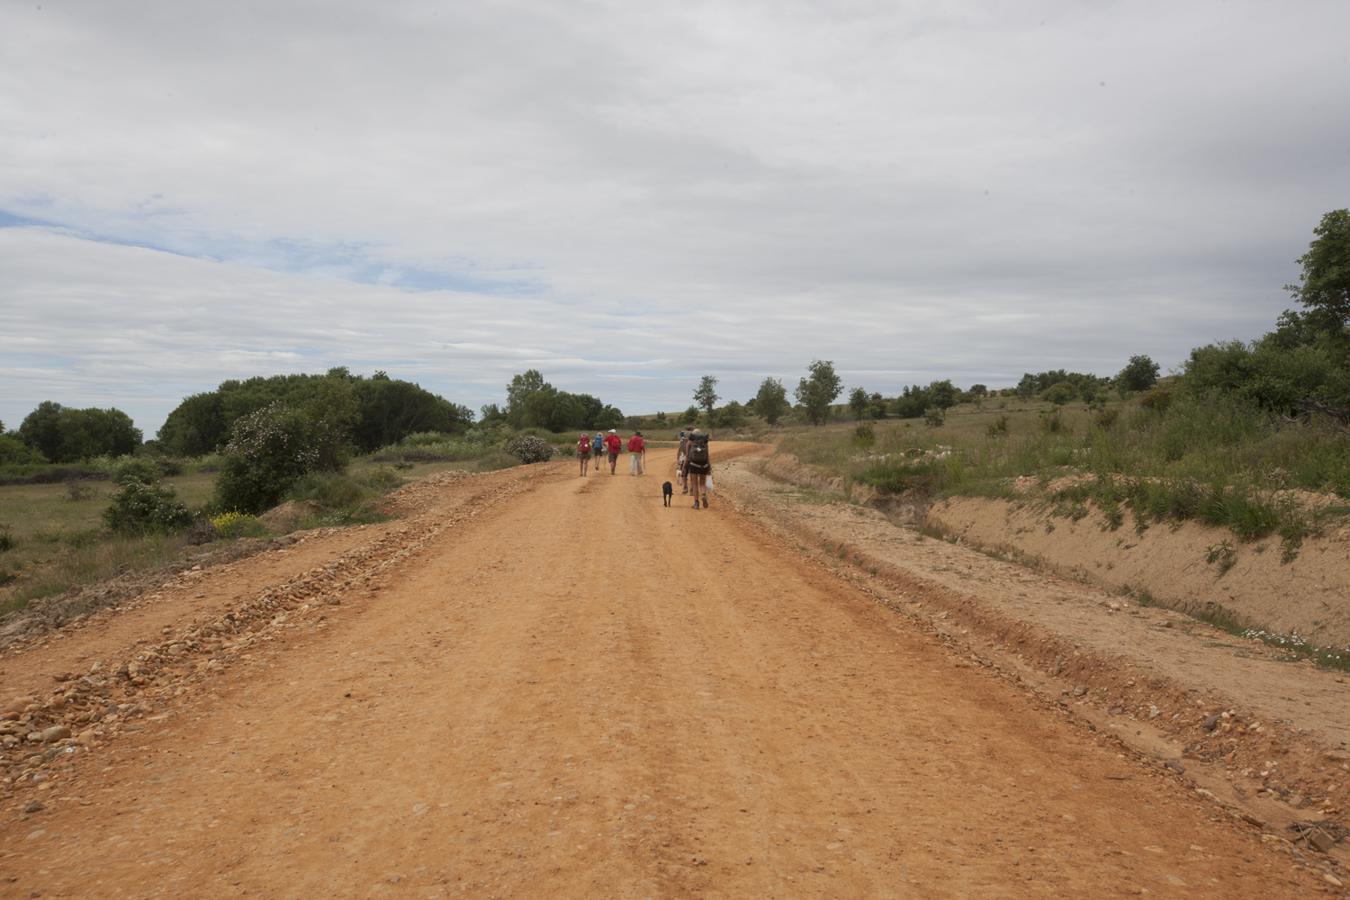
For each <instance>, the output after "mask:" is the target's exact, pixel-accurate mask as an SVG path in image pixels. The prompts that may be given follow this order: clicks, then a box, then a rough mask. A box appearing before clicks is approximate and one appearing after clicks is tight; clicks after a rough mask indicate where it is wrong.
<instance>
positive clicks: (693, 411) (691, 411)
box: [680, 406, 698, 425]
mask: <svg viewBox="0 0 1350 900" xmlns="http://www.w3.org/2000/svg"><path fill="white" fill-rule="evenodd" d="M696 422H698V407H697V406H691V407H689V408H688V409H686V410H685V411H684V415H682V416H680V424H681V425H693V424H695V423H696Z"/></svg>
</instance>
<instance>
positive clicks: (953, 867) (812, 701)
mask: <svg viewBox="0 0 1350 900" xmlns="http://www.w3.org/2000/svg"><path fill="white" fill-rule="evenodd" d="M671 455H672V454H671V453H670V451H654V452H652V453H651V454H649V456H650V462H651V466H652V469H653V474H651V475H648V476H646V477H644V478H631V477H629V476H627V475H620V476H617V477H611V476H609V475H607V474H605V475H600V476H593V477H591V478H587V479H581V478H578V477H576V475H575V470H574V468H573V465H572V464H571V463H570V462H569V463H558V464H552V465H549V466H536V467H530V469H528V470H517V472H515V473H511V474H507V475H501V474H497V475H494V476H489V477H490V478H496V479H497V480H496V481H493V482H491V483H490V484H488V483H485V485H486V487H485V489H484V490H481V491H479V492H477V493H476V494H475V495H474V496H476V497H477V500H476V502H475V503H474V504H472V505H471V506H470V507H465V506H463V505H456V504H455V502H454V501H453V499H446V500H444V501H442V500H441V499H438V498H437V496H436V495H437V494H438V493H443V494H445V495H446V496H447V497H449V498H453V497H454V496H461V497H462V496H464V495H463V493H462V492H463V491H464V490H465V488H464V486H463V485H460V484H445V485H442V486H440V487H435V486H433V487H432V488H429V489H428V490H426V491H425V492H424V493H423V494H422V495H421V497H420V498H419V499H417V500H416V501H413V502H410V503H409V504H408V505H409V508H412V509H420V510H422V511H421V512H420V513H416V514H414V515H413V516H412V517H411V518H410V519H408V520H405V521H404V522H403V524H402V526H401V527H391V528H390V529H389V531H388V533H386V534H384V535H382V536H381V537H380V539H379V541H377V542H375V544H373V545H370V546H366V547H364V548H360V547H358V548H355V549H353V548H348V549H346V550H343V551H340V552H337V553H336V554H335V556H334V558H333V559H331V560H329V561H327V562H325V563H324V564H322V565H319V566H317V567H316V569H311V570H309V571H308V572H306V573H303V574H302V575H301V576H291V577H290V578H289V579H287V580H286V581H284V582H282V583H281V584H280V585H274V586H270V587H267V588H264V589H262V591H261V593H260V594H258V595H257V596H253V597H251V598H249V599H247V600H246V601H243V602H237V603H232V602H231V599H230V598H227V597H224V594H226V593H229V592H231V591H234V590H235V589H236V588H237V587H239V586H242V585H244V584H245V583H246V584H247V585H248V591H255V590H257V589H258V588H259V587H260V585H261V583H262V582H263V581H266V580H267V576H263V575H261V574H258V579H259V580H258V581H257V582H252V581H249V582H245V580H244V579H247V578H248V577H250V576H249V572H250V571H253V570H250V569H249V568H248V566H249V564H248V563H246V562H245V563H241V564H240V565H241V567H242V570H238V571H236V572H235V573H234V575H233V577H232V578H231V579H230V581H229V582H228V583H225V584H217V585H216V586H215V587H214V588H212V587H208V588H207V590H205V591H203V590H201V587H202V586H201V585H200V584H199V585H197V586H196V587H197V592H198V593H204V594H206V596H204V597H201V598H197V599H199V600H200V601H202V602H203V603H204V604H205V605H207V606H210V608H211V609H212V610H213V611H214V613H215V614H205V613H204V614H202V615H201V616H200V617H198V618H197V619H196V620H195V621H193V622H191V623H183V622H181V621H180V620H178V619H174V620H173V621H172V622H171V623H168V624H166V625H162V626H159V631H160V632H161V633H160V634H154V633H153V632H152V633H150V634H147V635H146V639H147V640H149V641H150V643H149V644H131V645H127V644H126V640H125V639H126V638H127V637H129V636H130V635H122V636H120V637H118V638H117V639H116V641H112V642H111V643H108V644H106V645H103V646H99V647H97V648H95V651H96V652H97V653H98V654H99V655H100V656H101V660H100V661H102V660H104V659H106V660H107V662H106V664H105V665H104V666H102V667H99V668H98V669H96V670H95V671H94V672H92V673H90V674H89V675H87V676H81V677H79V678H78V679H75V680H72V681H66V682H62V683H61V686H58V687H57V691H58V693H57V694H56V695H54V696H60V697H62V698H64V699H63V700H62V702H61V703H60V704H58V705H55V706H53V704H52V702H51V699H50V698H49V699H43V698H42V697H29V698H25V701H24V702H21V703H16V702H14V701H11V702H10V703H9V705H8V709H9V711H8V712H6V713H5V715H6V716H8V717H9V718H8V719H7V720H6V721H9V722H16V721H21V722H24V723H26V725H31V726H32V727H44V726H49V725H50V723H52V722H67V721H76V718H78V717H76V716H75V713H73V712H72V710H82V709H85V708H86V707H89V706H90V705H91V703H92V704H93V705H94V706H95V707H98V708H99V710H100V711H101V709H102V707H101V704H103V703H105V702H109V701H110V700H111V701H112V702H116V701H118V700H120V701H122V704H123V705H125V704H128V703H129V704H131V705H132V707H133V709H134V712H132V713H129V714H124V713H123V712H122V711H121V710H120V709H119V711H118V712H117V713H114V714H112V716H113V721H111V722H107V721H106V720H103V719H95V720H94V721H95V722H104V723H105V725H106V727H104V725H96V726H95V727H94V728H90V729H86V730H85V731H83V732H81V733H80V734H79V735H77V736H76V737H72V738H65V737H55V738H53V739H51V740H50V741H46V742H45V743H43V742H41V741H40V740H39V741H38V742H29V743H30V744H34V743H36V744H38V745H39V746H47V747H49V749H51V750H55V751H56V752H55V753H52V754H50V758H48V759H42V758H41V757H43V756H47V755H48V754H31V755H29V756H25V757H24V758H23V760H22V761H19V762H16V761H15V754H13V753H10V754H9V755H8V756H7V757H6V765H7V768H6V769H5V771H6V776H5V779H4V784H3V786H4V790H5V793H4V795H3V797H4V798H3V809H2V810H0V895H3V896H25V897H26V896H31V895H33V893H32V892H37V894H38V895H40V896H43V897H60V896H98V897H119V896H137V897H142V896H175V897H177V896H207V897H214V896H239V895H244V894H250V895H262V896H269V897H272V896H277V897H317V896H386V895H389V896H396V895H408V896H419V897H422V896H449V895H471V896H503V897H504V896H541V895H554V896H566V897H583V896H584V897H592V896H726V897H742V896H904V897H909V896H967V895H972V894H976V895H984V896H1066V895H1079V896H1083V895H1093V896H1101V895H1106V896H1116V895H1127V896H1130V895H1138V894H1142V893H1151V894H1161V895H1169V896H1194V895H1197V894H1202V895H1213V896H1251V897H1258V896H1262V897H1271V896H1279V897H1283V896H1289V897H1294V896H1308V895H1309V894H1312V893H1316V892H1318V891H1334V890H1335V886H1334V885H1333V884H1332V881H1330V880H1327V876H1324V875H1323V874H1322V873H1321V872H1319V871H1313V870H1310V869H1307V868H1304V867H1302V866H1301V865H1299V863H1298V860H1299V857H1298V855H1297V853H1295V852H1291V851H1290V850H1289V849H1288V848H1287V847H1285V846H1282V845H1279V844H1271V843H1266V842H1263V841H1262V840H1261V837H1260V835H1259V834H1258V833H1257V832H1256V830H1255V829H1253V828H1251V827H1250V826H1245V825H1242V824H1238V823H1235V822H1234V821H1233V820H1232V819H1230V818H1229V817H1227V816H1226V815H1223V814H1222V813H1221V812H1220V811H1218V810H1217V809H1216V807H1215V806H1214V805H1213V804H1210V803H1207V802H1204V801H1203V800H1201V799H1199V798H1197V797H1195V796H1194V795H1193V794H1188V793H1185V792H1182V791H1179V790H1178V789H1177V785H1176V784H1175V783H1174V781H1173V780H1172V779H1170V778H1167V777H1163V776H1160V775H1159V774H1158V772H1157V771H1156V770H1155V769H1153V768H1151V767H1148V766H1146V765H1144V764H1142V763H1141V762H1140V761H1139V760H1137V759H1136V758H1135V757H1133V756H1132V755H1131V754H1129V753H1126V752H1124V751H1122V749H1121V748H1120V747H1119V746H1118V745H1117V744H1116V743H1115V742H1114V741H1111V740H1109V739H1106V738H1104V737H1102V736H1100V735H1094V734H1092V733H1090V732H1089V731H1088V730H1086V729H1084V728H1082V727H1080V726H1079V725H1077V724H1075V723H1074V721H1073V720H1071V719H1070V718H1069V717H1068V716H1066V715H1064V714H1062V713H1061V712H1059V711H1057V710H1055V709H1054V708H1052V707H1049V706H1047V704H1045V703H1044V702H1041V701H1040V700H1038V699H1037V698H1036V697H1035V696H1034V695H1032V694H1030V693H1028V692H1027V691H1025V690H1022V689H1020V688H1019V687H1018V686H1016V685H1014V684H1012V683H1010V682H1009V681H1007V680H1006V679H1003V678H1000V677H998V676H997V675H995V674H993V673H991V672H989V671H986V670H984V669H979V668H973V667H971V666H970V665H968V664H967V663H966V661H965V660H964V659H963V658H962V657H961V656H960V655H958V654H955V653H953V652H952V650H951V649H950V647H948V646H946V645H945V644H944V643H943V642H941V641H938V640H935V639H933V637H932V636H931V635H930V634H928V633H925V632H924V631H923V630H921V629H917V628H914V627H912V626H911V624H910V623H909V622H908V621H907V620H906V619H905V618H904V617H902V616H897V615H896V614H895V613H894V612H892V611H890V610H888V609H886V608H885V607H884V606H882V605H880V604H878V603H877V602H876V600H875V598H874V597H873V596H872V595H871V594H869V593H868V592H866V591H864V590H861V589H859V588H857V587H855V586H854V585H852V584H850V583H849V582H848V581H845V580H842V579H840V578H838V577H835V576H834V575H832V574H830V573H829V572H827V571H824V570H823V569H822V568H821V567H820V566H818V565H817V564H815V563H813V562H810V561H807V560H804V559H803V558H802V557H801V555H800V554H798V553H796V552H794V551H793V549H792V548H791V547H790V546H789V545H786V544H784V543H783V542H782V541H781V540H780V539H778V538H776V537H774V536H773V535H772V534H771V533H770V532H768V531H765V530H764V529H762V528H760V527H759V526H758V525H756V524H755V523H754V522H753V521H751V520H749V519H747V518H746V517H743V516H741V515H740V514H738V513H736V512H735V511H734V510H733V509H731V508H729V507H728V506H726V505H724V504H723V503H722V502H721V498H720V496H719V498H717V499H716V500H715V502H714V506H713V508H712V509H709V510H706V511H698V512H695V511H693V510H691V509H689V508H687V507H685V506H684V505H683V504H681V503H680V496H679V495H678V493H677V495H676V502H675V505H674V507H673V508H670V509H666V508H663V506H662V504H661V499H660V493H659V485H660V482H661V481H662V480H663V478H662V476H661V474H659V473H660V472H661V470H662V469H663V468H665V467H666V466H668V464H669V462H670V457H671ZM727 471H728V472H729V471H730V467H727ZM520 472H524V474H519V473H520ZM721 472H722V470H719V474H718V478H719V481H720V480H721V477H722V475H721ZM317 549H318V546H317V544H316V545H311V547H310V550H317ZM257 564H258V565H261V564H263V563H262V562H258V563H257ZM284 574H285V573H284V572H278V573H277V575H278V576H280V575H284ZM143 624H144V625H146V626H147V627H151V628H152V629H153V627H154V621H152V620H147V621H146V622H145V623H143ZM166 628H167V629H168V631H169V633H168V634H164V629H166ZM72 639H73V638H68V639H65V640H72ZM118 641H120V642H121V643H122V644H124V645H125V646H121V647H115V646H112V643H116V642H118ZM63 643H64V642H63V641H53V642H51V643H49V644H48V645H47V646H33V647H28V648H25V649H22V650H21V651H16V652H13V653H10V654H8V655H6V656H5V657H4V662H3V665H4V667H5V678H6V684H7V685H8V684H9V683H11V682H10V679H15V680H14V682H13V683H15V684H20V683H21V684H24V685H35V684H36V683H37V679H39V676H41V675H43V674H46V673H51V672H52V671H54V670H57V669H60V668H62V667H63V666H65V665H66V664H67V663H66V660H67V659H69V658H70V657H69V656H68V655H64V656H58V655H56V654H63V653H68V651H66V650H65V648H64V647H63V646H61V645H62V644H63ZM175 648H177V649H175ZM5 693H6V694H8V693H9V691H8V690H6V692H5ZM91 697H94V698H97V699H96V700H93V701H91V700H90V699H89V698H91ZM143 707H144V708H143ZM79 715H84V713H80V714H79ZM80 724H85V723H79V722H77V725H80ZM52 727H59V726H52ZM81 738H86V739H87V740H84V741H82V740H80V739H81ZM25 752H27V751H25ZM32 757H38V760H37V761H34V760H33V758H32ZM16 773H17V774H16ZM39 776H40V777H39ZM25 809H27V810H30V811H29V812H24V810H25ZM1335 877H1336V876H1334V875H1332V876H1330V878H1332V879H1335Z"/></svg>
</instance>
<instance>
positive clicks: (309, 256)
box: [0, 209, 542, 295]
mask: <svg viewBox="0 0 1350 900" xmlns="http://www.w3.org/2000/svg"><path fill="white" fill-rule="evenodd" d="M161 213H162V211H157V212H146V211H141V212H139V213H138V215H139V217H141V218H148V217H150V216H152V215H158V214H161ZM0 228H53V229H60V230H62V231H65V232H68V233H70V234H73V235H76V236H77V237H80V238H82V239H84V240H89V241H96V242H98V243H102V244H113V245H116V246H121V247H139V248H142V249H145V250H155V251H158V252H161V253H172V254H174V255H176V256H186V257H190V258H194V259H209V260H213V261H217V262H236V263H244V264H251V265H257V266H261V267H262V268H266V269H271V270H272V271H278V272H287V273H292V274H306V273H314V272H320V273H323V274H327V275H331V276H335V277H339V278H344V279H347V280H349V281H354V282H357V283H359V284H371V285H387V286H390V287H395V288H398V289H400V290H404V291H412V292H418V293H425V292H433V291H456V292H460V293H473V294H491V295H528V294H535V293H538V292H539V291H540V290H542V284H541V283H540V282H539V281H538V280H537V279H533V278H499V277H490V276H485V275H482V274H480V273H478V272H476V271H475V269H476V267H475V266H474V265H472V264H471V263H467V262H464V261H455V262H454V263H452V264H450V265H447V266H445V267H444V268H429V267H424V266H411V265H397V264H391V263H388V262H383V261H381V260H380V259H379V258H378V256H377V255H376V253H375V250H376V248H375V246H374V245H371V244H362V243H355V242H336V243H320V242H316V241H306V240H297V239H293V238H272V239H269V240H264V241H248V240H234V239H221V238H204V239H200V240H187V241H177V242H165V241H155V240H149V239H143V238H134V237H128V236H124V235H117V234H109V233H105V232H99V231H91V230H88V229H83V228H78V227H74V226H70V225H65V224H63V223H60V222H56V221H52V220H50V219H41V218H37V217H34V216H27V215H23V214H20V213H15V212H10V211H9V210H6V209H0ZM521 270H522V271H528V270H527V269H524V268H523V267H522V269H521Z"/></svg>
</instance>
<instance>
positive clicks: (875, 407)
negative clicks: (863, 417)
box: [867, 391, 886, 419]
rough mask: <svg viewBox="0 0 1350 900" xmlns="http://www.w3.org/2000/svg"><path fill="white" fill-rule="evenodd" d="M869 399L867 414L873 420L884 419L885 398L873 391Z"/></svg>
mask: <svg viewBox="0 0 1350 900" xmlns="http://www.w3.org/2000/svg"><path fill="white" fill-rule="evenodd" d="M868 399H869V404H868V409H867V414H868V415H869V416H871V417H872V418H873V419H884V418H886V398H885V397H883V396H881V392H880V391H874V392H873V393H872V396H871V397H870V398H868Z"/></svg>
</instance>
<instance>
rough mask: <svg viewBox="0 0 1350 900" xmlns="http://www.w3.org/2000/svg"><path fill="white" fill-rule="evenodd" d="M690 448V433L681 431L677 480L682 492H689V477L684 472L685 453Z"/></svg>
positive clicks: (677, 457)
mask: <svg viewBox="0 0 1350 900" xmlns="http://www.w3.org/2000/svg"><path fill="white" fill-rule="evenodd" d="M688 449H689V435H688V434H686V433H685V432H683V431H681V432H680V446H679V448H678V449H677V450H676V451H675V480H676V481H678V482H679V483H680V493H681V494H687V493H689V479H688V478H687V477H686V476H685V474H684V455H685V453H686V452H687V451H688Z"/></svg>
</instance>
